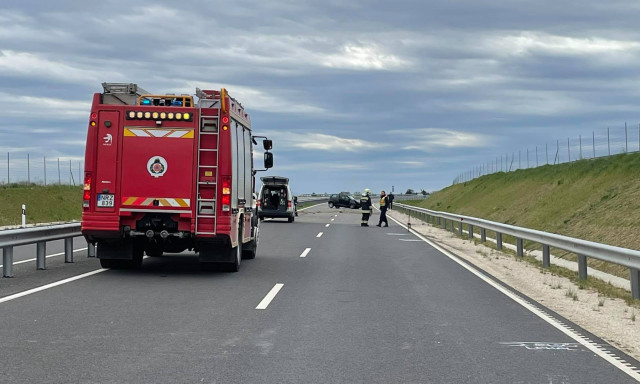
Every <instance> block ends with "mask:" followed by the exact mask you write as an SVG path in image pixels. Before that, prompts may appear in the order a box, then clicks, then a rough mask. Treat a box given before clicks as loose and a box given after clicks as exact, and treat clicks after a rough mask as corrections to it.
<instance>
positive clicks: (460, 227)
mask: <svg viewBox="0 0 640 384" xmlns="http://www.w3.org/2000/svg"><path fill="white" fill-rule="evenodd" d="M458 225H459V227H458V235H460V237H462V221H460V223H459V224H458Z"/></svg>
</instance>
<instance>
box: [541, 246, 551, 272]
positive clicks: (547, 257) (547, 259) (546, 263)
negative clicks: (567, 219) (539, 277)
mask: <svg viewBox="0 0 640 384" xmlns="http://www.w3.org/2000/svg"><path fill="white" fill-rule="evenodd" d="M550 266H551V253H550V252H549V246H548V245H546V244H542V268H549V267H550Z"/></svg>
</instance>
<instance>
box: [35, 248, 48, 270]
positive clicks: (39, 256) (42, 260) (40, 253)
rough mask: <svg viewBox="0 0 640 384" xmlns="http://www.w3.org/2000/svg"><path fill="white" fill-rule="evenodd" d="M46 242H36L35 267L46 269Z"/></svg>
mask: <svg viewBox="0 0 640 384" xmlns="http://www.w3.org/2000/svg"><path fill="white" fill-rule="evenodd" d="M46 253H47V243H46V242H44V241H38V243H37V244H36V268H37V269H39V270H43V269H47V259H46Z"/></svg>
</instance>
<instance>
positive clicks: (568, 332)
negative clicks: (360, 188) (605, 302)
mask: <svg viewBox="0 0 640 384" xmlns="http://www.w3.org/2000/svg"><path fill="white" fill-rule="evenodd" d="M389 218H390V219H391V220H393V221H395V222H396V224H398V225H400V226H401V227H403V228H405V229H407V227H406V226H404V225H403V224H402V223H400V222H399V221H398V220H396V219H394V218H393V217H391V216H389ZM409 231H410V232H411V233H413V234H414V235H416V236H417V237H418V238H420V239H421V240H422V241H424V242H425V243H427V244H429V245H431V246H432V247H433V248H435V249H436V250H438V251H439V252H440V253H442V254H443V255H445V256H447V257H448V258H450V259H451V260H453V261H455V262H456V263H458V264H460V265H461V266H462V267H463V268H465V269H466V270H468V271H469V272H471V273H473V274H474V275H476V276H477V277H478V278H480V279H481V280H483V281H484V282H486V283H487V284H489V285H491V286H492V287H494V288H495V289H497V290H498V291H500V292H501V293H503V294H504V295H505V296H507V297H508V298H510V299H512V300H513V301H515V302H516V303H518V304H520V305H522V306H523V307H524V308H526V309H527V310H529V311H530V312H532V313H533V314H535V315H536V316H538V317H539V318H541V319H542V320H544V321H546V322H547V323H549V324H550V325H552V326H553V327H555V328H556V329H557V330H559V331H560V332H562V333H564V334H565V335H567V336H569V337H570V338H572V339H573V340H575V341H577V342H578V343H580V344H581V345H582V346H584V347H585V348H587V349H588V350H590V351H591V352H593V353H595V354H596V355H598V356H600V357H601V358H603V359H604V360H605V361H607V362H608V363H610V364H611V365H613V366H614V367H616V368H618V369H620V370H621V371H622V372H624V373H626V374H627V375H629V376H631V378H633V379H635V380H636V381H638V382H640V374H639V373H637V372H635V371H634V370H633V369H630V368H629V367H627V366H625V365H624V364H622V363H620V362H619V361H617V360H616V359H614V358H613V357H611V356H609V355H607V354H606V353H604V352H603V351H602V350H600V349H599V348H598V347H597V346H596V345H595V344H594V343H591V342H587V341H585V340H583V339H582V338H581V337H580V335H579V334H577V333H576V332H574V331H572V330H569V329H568V328H567V327H565V326H562V325H561V324H560V322H559V321H558V320H556V319H555V318H554V317H552V316H551V315H548V314H546V313H544V312H542V311H540V310H539V309H538V308H536V307H534V306H532V305H531V304H529V303H528V302H526V301H525V300H523V299H522V298H521V297H520V296H517V295H515V294H514V293H512V292H511V291H509V290H508V289H506V288H505V287H503V286H502V285H500V284H498V283H496V282H495V281H494V280H493V279H492V278H490V277H488V276H487V275H485V274H484V273H482V272H480V271H478V270H477V269H476V268H474V267H472V266H471V265H470V264H467V263H466V262H463V261H462V260H461V259H460V258H459V257H458V256H456V255H454V254H453V253H451V252H449V251H447V250H446V249H444V248H442V247H440V246H439V245H438V244H436V243H434V242H432V241H431V240H429V239H427V238H425V237H424V236H422V235H421V234H420V233H418V232H416V231H414V230H413V229H409Z"/></svg>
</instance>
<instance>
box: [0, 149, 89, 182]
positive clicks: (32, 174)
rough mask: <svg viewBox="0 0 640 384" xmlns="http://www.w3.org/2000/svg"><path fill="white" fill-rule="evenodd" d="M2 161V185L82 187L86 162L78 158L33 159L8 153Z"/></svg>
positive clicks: (25, 155) (0, 176)
mask: <svg viewBox="0 0 640 384" xmlns="http://www.w3.org/2000/svg"><path fill="white" fill-rule="evenodd" d="M3 157H4V159H0V185H8V184H37V185H55V184H57V185H74V186H75V185H81V184H82V182H83V180H82V174H83V173H82V172H83V168H84V160H82V159H81V160H78V159H77V158H64V157H58V158H47V157H46V156H43V157H37V158H35V157H32V156H31V155H30V154H28V153H27V154H11V153H10V152H7V153H6V156H3Z"/></svg>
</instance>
